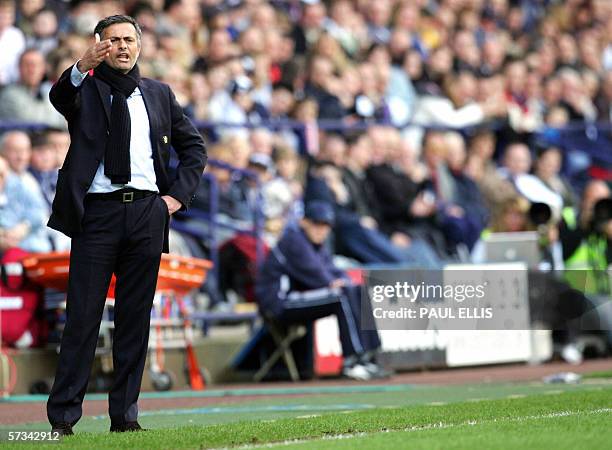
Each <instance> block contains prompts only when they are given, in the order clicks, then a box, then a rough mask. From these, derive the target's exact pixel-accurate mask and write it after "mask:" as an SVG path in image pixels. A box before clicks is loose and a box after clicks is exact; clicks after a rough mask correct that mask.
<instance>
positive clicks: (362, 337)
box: [255, 200, 388, 380]
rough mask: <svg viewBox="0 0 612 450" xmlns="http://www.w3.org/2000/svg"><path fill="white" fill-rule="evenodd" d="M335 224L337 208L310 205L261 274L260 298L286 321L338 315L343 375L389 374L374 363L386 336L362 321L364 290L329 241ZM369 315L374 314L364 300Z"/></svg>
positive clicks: (365, 377) (266, 308) (319, 203)
mask: <svg viewBox="0 0 612 450" xmlns="http://www.w3.org/2000/svg"><path fill="white" fill-rule="evenodd" d="M333 222H334V210H333V207H332V206H331V205H330V204H329V203H327V202H323V201H319V200H316V201H312V202H310V203H308V204H307V205H306V208H305V211H304V218H303V219H302V220H301V221H300V223H299V225H290V226H289V227H287V229H286V230H285V232H284V233H283V236H282V237H281V239H280V240H279V241H278V243H277V245H276V247H274V248H273V249H272V250H271V251H270V253H269V254H268V257H267V258H266V260H265V262H264V264H263V266H262V268H261V271H260V273H259V276H258V279H257V283H256V287H255V297H256V299H257V302H258V303H259V306H260V310H261V312H262V314H268V315H272V316H273V317H275V318H276V319H277V320H278V321H279V322H282V323H294V322H299V323H304V322H311V321H313V320H315V319H319V318H321V317H326V316H329V315H331V314H333V315H335V316H336V317H337V319H338V326H339V329H340V342H341V344H342V352H343V355H344V367H343V371H342V373H343V375H344V376H346V377H349V378H354V379H359V380H369V379H372V378H379V377H383V376H386V375H388V374H387V373H385V371H384V370H383V369H381V368H380V367H379V366H378V365H377V364H376V363H375V361H374V357H375V353H376V350H377V349H378V348H379V347H380V339H379V337H378V332H377V331H376V328H375V326H374V325H373V323H370V324H369V325H366V324H365V323H363V324H362V323H361V317H360V312H361V288H360V287H359V286H355V285H353V284H351V281H350V279H349V278H348V276H347V275H346V273H345V272H344V271H342V270H340V269H338V268H337V267H335V266H334V264H333V262H332V256H331V254H330V252H329V250H328V249H327V248H326V247H325V245H324V244H325V241H326V240H327V237H328V236H329V233H330V231H331V226H332V224H333ZM363 307H364V308H368V310H367V311H364V317H369V318H371V317H372V312H371V309H370V303H369V302H364V305H363Z"/></svg>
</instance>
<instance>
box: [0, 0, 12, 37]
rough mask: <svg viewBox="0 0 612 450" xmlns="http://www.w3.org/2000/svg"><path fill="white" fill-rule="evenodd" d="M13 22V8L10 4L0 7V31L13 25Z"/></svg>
mask: <svg viewBox="0 0 612 450" xmlns="http://www.w3.org/2000/svg"><path fill="white" fill-rule="evenodd" d="M14 22H15V7H14V6H13V5H11V4H3V5H1V6H0V31H1V30H5V29H6V28H8V27H10V26H11V25H13V23H14Z"/></svg>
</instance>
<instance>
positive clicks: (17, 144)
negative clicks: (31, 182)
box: [2, 133, 32, 174]
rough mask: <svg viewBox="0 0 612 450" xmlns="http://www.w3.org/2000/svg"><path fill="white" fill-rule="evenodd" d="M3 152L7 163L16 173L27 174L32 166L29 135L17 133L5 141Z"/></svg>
mask: <svg viewBox="0 0 612 450" xmlns="http://www.w3.org/2000/svg"><path fill="white" fill-rule="evenodd" d="M2 152H3V156H4V157H5V158H6V162H7V163H8V164H9V166H10V168H11V170H12V171H13V172H15V173H18V174H21V173H23V172H25V171H26V170H27V168H28V166H29V165H30V158H31V156H32V147H31V144H30V139H29V138H28V136H27V135H24V134H21V133H15V134H12V135H10V136H8V137H7V138H6V140H5V141H4V147H3V149H2Z"/></svg>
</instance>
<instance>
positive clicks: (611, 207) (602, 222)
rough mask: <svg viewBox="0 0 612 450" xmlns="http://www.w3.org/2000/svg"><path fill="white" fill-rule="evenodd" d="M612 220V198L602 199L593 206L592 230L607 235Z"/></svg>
mask: <svg viewBox="0 0 612 450" xmlns="http://www.w3.org/2000/svg"><path fill="white" fill-rule="evenodd" d="M610 220H612V197H608V198H602V199H601V200H598V201H597V203H595V205H594V206H593V217H592V218H591V230H592V231H593V232H595V233H598V234H605V232H606V231H605V228H606V225H607V223H608V222H609V221H610Z"/></svg>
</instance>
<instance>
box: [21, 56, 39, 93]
mask: <svg viewBox="0 0 612 450" xmlns="http://www.w3.org/2000/svg"><path fill="white" fill-rule="evenodd" d="M45 70H46V67H45V59H44V57H43V55H42V53H40V52H37V51H29V52H27V53H26V54H25V55H23V56H22V57H21V61H20V63H19V75H20V77H21V82H22V83H23V84H24V85H25V86H27V87H30V88H37V87H38V86H39V85H40V83H41V81H42V80H43V78H44V76H45Z"/></svg>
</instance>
